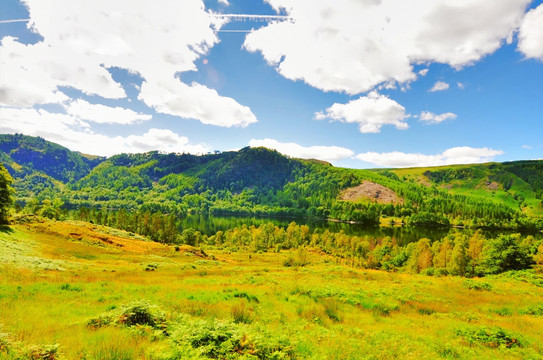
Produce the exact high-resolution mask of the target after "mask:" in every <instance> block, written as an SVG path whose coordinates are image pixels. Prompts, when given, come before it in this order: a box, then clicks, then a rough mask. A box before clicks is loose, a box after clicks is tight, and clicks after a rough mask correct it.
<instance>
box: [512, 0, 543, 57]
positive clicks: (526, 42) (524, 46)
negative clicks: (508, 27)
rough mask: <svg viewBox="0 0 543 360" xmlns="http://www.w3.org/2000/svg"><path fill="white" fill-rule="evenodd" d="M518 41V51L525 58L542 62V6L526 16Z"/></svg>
mask: <svg viewBox="0 0 543 360" xmlns="http://www.w3.org/2000/svg"><path fill="white" fill-rule="evenodd" d="M518 40H519V42H518V49H519V50H520V51H521V52H522V53H523V54H524V55H525V56H526V57H529V58H536V59H539V60H543V4H541V5H539V6H538V7H537V8H535V9H532V10H530V11H529V12H528V13H527V14H526V16H525V17H524V20H523V21H522V25H521V26H520V31H519V35H518Z"/></svg>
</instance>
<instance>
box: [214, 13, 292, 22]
mask: <svg viewBox="0 0 543 360" xmlns="http://www.w3.org/2000/svg"><path fill="white" fill-rule="evenodd" d="M212 16H214V17H217V18H219V19H228V20H233V21H247V20H249V21H274V20H279V21H285V20H289V21H293V19H292V18H291V17H289V16H286V15H251V14H212Z"/></svg>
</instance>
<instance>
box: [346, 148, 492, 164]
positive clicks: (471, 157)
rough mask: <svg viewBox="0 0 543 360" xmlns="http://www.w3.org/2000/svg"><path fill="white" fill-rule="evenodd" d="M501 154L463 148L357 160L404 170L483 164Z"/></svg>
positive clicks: (364, 156) (363, 156)
mask: <svg viewBox="0 0 543 360" xmlns="http://www.w3.org/2000/svg"><path fill="white" fill-rule="evenodd" d="M501 154H503V151H501V150H493V149H490V148H486V147H484V148H472V147H468V146H461V147H454V148H450V149H447V150H445V151H444V152H442V153H441V154H437V155H424V154H420V153H404V152H399V151H393V152H388V153H377V152H366V153H363V154H359V155H357V156H356V158H357V159H358V160H362V161H365V162H369V163H372V164H375V165H378V166H384V167H400V168H403V167H422V166H439V165H452V164H473V163H482V162H488V161H492V160H493V159H494V157H495V156H497V155H501Z"/></svg>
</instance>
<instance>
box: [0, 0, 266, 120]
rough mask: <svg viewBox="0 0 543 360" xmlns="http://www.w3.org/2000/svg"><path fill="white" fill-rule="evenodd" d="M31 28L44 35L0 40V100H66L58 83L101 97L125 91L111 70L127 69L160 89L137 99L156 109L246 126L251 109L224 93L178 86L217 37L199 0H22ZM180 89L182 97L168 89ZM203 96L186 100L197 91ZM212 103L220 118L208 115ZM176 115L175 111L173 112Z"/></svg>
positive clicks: (23, 103)
mask: <svg viewBox="0 0 543 360" xmlns="http://www.w3.org/2000/svg"><path fill="white" fill-rule="evenodd" d="M24 3H25V5H26V6H27V8H28V10H29V14H30V22H29V27H30V29H31V30H32V31H33V32H35V33H38V34H40V35H41V36H42V37H43V40H42V41H39V42H37V43H35V44H28V45H25V44H22V43H21V42H19V41H18V40H17V39H15V38H12V37H6V38H4V39H3V40H2V44H1V46H0V64H1V66H0V105H4V106H12V107H32V106H34V105H37V104H38V105H39V104H48V103H62V102H66V101H67V100H68V97H67V95H66V94H65V93H63V92H62V90H63V87H72V88H75V89H78V90H81V91H82V92H83V93H85V94H92V95H99V96H102V97H104V98H111V99H118V98H123V97H126V93H125V91H124V89H123V87H122V85H121V84H119V83H117V82H116V81H115V80H114V79H113V78H112V76H111V73H110V71H109V69H110V68H113V67H116V68H120V69H126V70H128V71H129V72H131V73H133V74H138V75H139V76H141V77H142V78H143V81H144V83H147V84H149V83H152V84H153V85H154V86H155V88H157V89H158V90H159V91H158V92H157V94H152V100H151V99H149V96H151V95H149V93H148V92H143V89H142V92H141V93H140V95H139V97H140V99H141V100H143V101H144V102H146V103H151V104H152V106H153V107H154V108H155V109H157V111H161V110H164V112H166V113H168V114H172V113H175V111H171V109H172V108H183V109H184V111H183V112H182V116H183V117H186V118H195V119H198V120H201V121H203V122H205V123H207V124H214V125H219V126H236V125H239V126H246V124H248V123H252V122H255V121H256V118H255V116H254V114H253V113H252V112H251V111H250V110H249V109H248V108H247V107H246V106H243V105H240V104H239V103H237V102H236V101H235V100H233V99H231V98H223V97H221V96H220V95H219V94H218V93H217V92H216V91H214V90H211V89H208V88H206V87H205V86H204V85H200V84H197V85H192V86H187V85H184V84H183V83H182V82H181V80H180V78H179V77H180V76H181V78H182V76H183V73H184V72H187V71H193V70H196V69H197V68H196V65H195V61H196V60H198V59H199V58H200V57H201V56H202V55H205V54H207V53H208V51H209V49H210V48H211V47H213V46H214V45H215V44H217V43H218V41H219V39H218V37H217V30H218V29H219V28H220V26H221V25H222V24H223V22H224V20H221V19H218V18H216V17H214V16H212V14H211V13H210V12H208V11H206V9H205V6H204V3H203V1H202V0H184V1H176V0H164V1H161V2H160V5H159V6H157V4H155V3H152V2H149V1H146V0H119V1H109V0H96V1H83V2H75V1H71V0H46V1H44V0H24ZM178 89H182V90H183V94H184V95H186V96H185V97H175V96H173V95H172V94H170V92H171V91H175V90H178ZM206 90H207V93H206V94H207V95H210V97H209V98H207V99H206V101H205V102H203V101H200V102H199V103H198V104H196V105H193V104H190V102H191V101H194V100H195V99H197V98H198V97H199V96H201V95H202V93H204V92H206ZM216 108H219V109H222V110H224V113H223V117H224V118H225V119H220V120H219V119H216V118H213V117H210V116H211V115H210V114H214V113H215V112H216V110H215V109H216ZM175 115H177V114H175Z"/></svg>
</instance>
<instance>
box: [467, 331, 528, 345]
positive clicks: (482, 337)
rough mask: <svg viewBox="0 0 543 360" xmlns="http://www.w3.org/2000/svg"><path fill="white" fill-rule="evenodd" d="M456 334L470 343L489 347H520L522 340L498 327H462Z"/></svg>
mask: <svg viewBox="0 0 543 360" xmlns="http://www.w3.org/2000/svg"><path fill="white" fill-rule="evenodd" d="M457 335H459V336H461V337H462V338H463V339H464V340H465V341H466V342H467V343H468V344H470V345H473V344H475V345H482V346H487V347H491V348H497V347H504V348H512V347H522V342H521V341H520V339H519V338H518V337H517V336H515V335H513V334H512V333H511V332H509V331H507V330H504V329H502V328H500V327H494V328H487V327H480V328H469V329H463V330H458V331H457Z"/></svg>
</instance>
